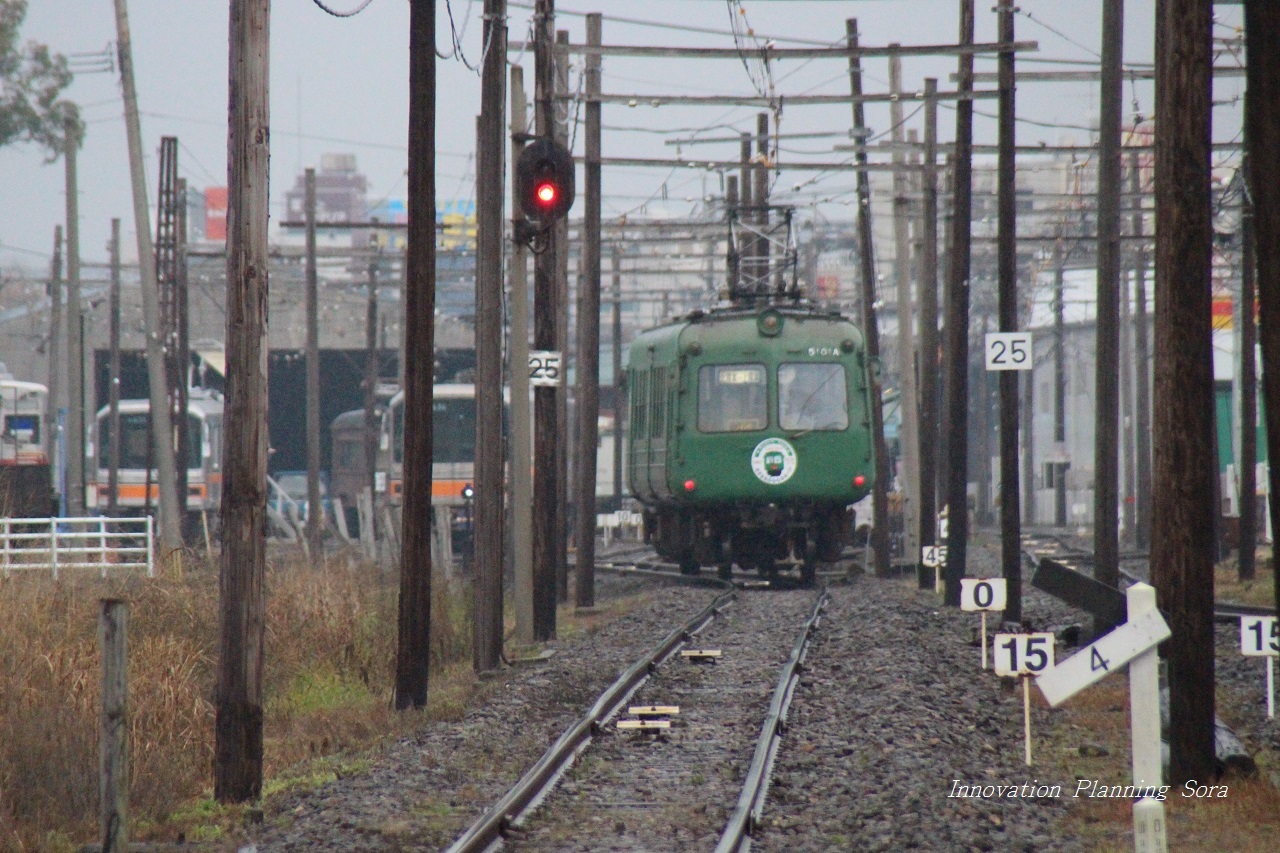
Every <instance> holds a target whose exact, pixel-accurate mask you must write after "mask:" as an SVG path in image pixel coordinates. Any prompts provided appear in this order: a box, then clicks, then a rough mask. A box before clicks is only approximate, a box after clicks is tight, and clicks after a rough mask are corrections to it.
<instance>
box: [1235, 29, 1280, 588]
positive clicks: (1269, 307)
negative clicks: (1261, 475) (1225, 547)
mask: <svg viewBox="0 0 1280 853" xmlns="http://www.w3.org/2000/svg"><path fill="white" fill-rule="evenodd" d="M1244 21H1245V27H1244V31H1245V50H1246V51H1247V52H1248V55H1249V58H1250V61H1249V64H1248V68H1247V69H1246V74H1247V91H1248V97H1246V98H1245V113H1244V118H1245V149H1246V150H1247V151H1248V152H1249V159H1248V161H1247V163H1248V166H1247V168H1248V174H1249V188H1250V189H1251V190H1252V192H1253V210H1254V245H1255V247H1256V252H1255V254H1256V258H1255V263H1256V266H1257V271H1258V278H1257V285H1258V310H1259V316H1258V338H1259V340H1260V342H1261V344H1262V381H1263V405H1264V408H1265V409H1266V419H1267V420H1266V424H1267V458H1268V459H1269V460H1280V194H1277V189H1278V188H1280V4H1276V3H1246V4H1245V6H1244ZM1268 476H1269V479H1270V483H1269V484H1268V492H1269V493H1270V501H1269V504H1270V512H1271V527H1272V530H1273V531H1280V463H1277V462H1273V463H1272V464H1271V465H1270V466H1269V474H1268ZM1274 577H1275V600H1276V601H1278V602H1280V571H1278V572H1275V573H1274Z"/></svg>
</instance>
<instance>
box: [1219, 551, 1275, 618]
mask: <svg viewBox="0 0 1280 853" xmlns="http://www.w3.org/2000/svg"><path fill="white" fill-rule="evenodd" d="M1238 566H1239V563H1238V562H1237V561H1236V558H1235V557H1234V556H1233V557H1231V558H1230V559H1228V560H1224V561H1223V562H1221V563H1219V564H1218V565H1217V568H1216V570H1215V571H1214V577H1213V595H1214V598H1216V599H1217V600H1218V601H1230V602H1234V603H1236V604H1254V605H1262V606H1265V607H1274V606H1275V591H1276V587H1275V569H1274V566H1273V562H1272V558H1271V553H1270V549H1261V548H1260V549H1258V561H1257V570H1256V571H1255V572H1254V574H1255V577H1254V579H1253V580H1250V581H1241V580H1240V573H1239V569H1238Z"/></svg>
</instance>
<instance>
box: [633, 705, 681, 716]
mask: <svg viewBox="0 0 1280 853" xmlns="http://www.w3.org/2000/svg"><path fill="white" fill-rule="evenodd" d="M627 713H628V714H630V715H631V716H633V717H640V718H642V719H644V718H648V717H674V716H676V715H678V714H679V713H680V706H679V705H632V706H631V707H630V708H628V709H627Z"/></svg>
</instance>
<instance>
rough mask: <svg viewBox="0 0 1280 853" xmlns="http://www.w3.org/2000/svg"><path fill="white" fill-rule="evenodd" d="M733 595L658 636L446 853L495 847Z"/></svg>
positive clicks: (727, 594)
mask: <svg viewBox="0 0 1280 853" xmlns="http://www.w3.org/2000/svg"><path fill="white" fill-rule="evenodd" d="M736 598H737V590H729V591H727V592H725V593H722V594H721V595H719V596H718V597H717V598H716V599H715V600H714V601H712V602H711V603H710V604H709V605H707V606H706V607H705V608H704V609H703V610H702V611H701V612H699V613H698V614H697V615H696V616H694V617H693V618H692V619H690V620H689V621H687V622H685V623H684V624H683V625H681V626H680V627H679V628H676V629H675V630H673V631H672V632H671V633H670V634H668V635H667V636H666V637H664V638H663V639H662V641H661V642H659V643H658V645H657V646H655V647H654V648H653V649H651V650H650V651H649V652H648V653H647V654H646V655H645V656H644V657H643V658H641V659H640V660H638V661H636V663H634V664H633V665H632V666H631V668H630V669H628V670H627V671H626V672H624V673H623V674H622V675H621V676H620V677H619V678H618V680H617V681H615V682H613V684H611V685H609V687H607V688H606V689H605V691H604V692H603V693H601V694H600V698H598V699H597V700H596V702H595V704H594V705H592V706H591V709H590V710H588V711H587V713H586V714H585V715H584V716H583V717H582V718H581V719H579V720H578V721H577V722H576V723H574V724H573V725H571V726H570V727H569V728H568V729H566V730H565V732H564V733H563V734H562V735H560V737H559V738H558V739H557V740H556V742H555V743H554V744H552V746H551V748H550V749H548V750H547V751H546V752H545V753H544V754H543V756H542V757H541V758H539V759H538V761H537V762H536V763H535V764H534V765H533V766H532V767H530V768H529V769H528V770H527V771H525V773H524V775H523V776H521V777H520V779H519V780H518V781H517V782H516V784H515V785H514V786H512V788H511V789H510V790H509V791H507V793H506V794H504V795H503V797H502V798H501V799H500V800H498V802H497V803H496V804H495V805H494V806H493V807H492V808H491V809H489V810H488V811H487V812H485V813H484V814H483V815H481V816H480V818H479V819H478V820H477V821H476V822H475V823H473V824H472V825H471V827H470V828H469V829H468V830H467V831H466V832H464V833H463V834H462V835H461V836H459V837H458V839H457V840H456V841H454V842H453V845H452V846H451V847H449V849H448V853H479V851H484V850H491V849H496V847H497V846H498V845H500V844H501V842H502V839H503V837H504V836H505V834H506V833H507V831H508V830H509V829H510V828H511V827H513V826H516V825H518V824H519V822H520V821H521V819H522V818H523V817H524V816H525V815H526V814H527V813H529V812H530V811H531V810H532V809H534V808H536V807H537V806H538V804H539V803H541V802H542V800H543V799H544V798H545V797H546V796H547V794H549V793H550V792H551V789H552V788H553V787H555V784H556V782H557V781H558V780H559V779H560V777H561V776H562V775H564V773H565V771H567V770H568V769H569V767H570V766H571V765H572V764H573V760H574V759H575V758H576V757H577V755H578V753H580V752H582V750H583V749H585V748H586V746H587V744H588V743H590V741H591V737H592V735H594V734H595V733H596V732H597V731H599V729H600V726H601V725H602V724H603V723H604V722H606V721H607V720H608V719H609V718H610V717H612V716H613V715H614V714H616V713H617V712H618V711H619V709H621V708H622V707H623V706H624V705H625V704H626V703H627V701H628V700H629V699H630V698H631V696H632V695H633V694H635V692H636V691H637V690H639V689H640V687H641V685H643V684H644V683H645V681H647V680H648V679H649V676H650V674H652V672H653V671H654V670H655V669H656V668H657V667H658V666H660V665H661V664H662V663H663V662H664V661H665V660H666V659H667V658H669V657H670V656H671V655H673V654H674V653H675V652H676V650H677V649H678V648H679V647H680V646H681V645H683V644H684V643H686V642H687V641H688V640H689V638H690V637H692V636H693V635H694V634H696V633H698V632H699V631H701V630H702V629H703V628H704V627H706V625H707V623H708V622H710V621H711V620H712V619H714V618H715V617H716V616H717V615H718V614H719V612H720V611H721V610H723V609H724V608H726V607H728V606H729V605H730V604H731V603H733V601H734V600H735V599H736Z"/></svg>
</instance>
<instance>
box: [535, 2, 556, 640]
mask: <svg viewBox="0 0 1280 853" xmlns="http://www.w3.org/2000/svg"><path fill="white" fill-rule="evenodd" d="M554 27H555V3H554V2H553V0H537V9H536V10H535V12H534V47H535V50H534V58H533V62H534V129H535V133H536V135H537V136H539V137H548V136H551V134H552V133H553V131H554V126H553V125H554V119H555V113H554V111H553V108H552V94H553V92H554V88H555V80H554V70H555V69H554V67H553V61H552V60H553V57H552V41H551V34H552V30H553V29H554ZM558 248H559V247H558V246H557V244H556V241H555V240H554V239H548V240H547V242H546V248H545V249H543V251H542V252H540V253H538V254H537V255H535V257H534V275H533V290H534V294H533V338H534V346H535V347H537V348H538V349H540V350H553V349H555V346H556V314H557V305H556V276H555V271H556V253H557V251H558ZM561 366H562V367H563V364H562V365H561ZM562 374H563V370H562ZM533 406H534V421H535V423H534V438H533V441H534V459H535V460H536V461H535V468H534V473H533V515H534V519H533V619H534V627H533V636H534V639H535V640H536V641H538V642H542V641H545V640H551V639H554V638H555V636H556V567H557V561H556V555H557V553H558V551H557V548H556V544H557V543H558V542H559V539H558V538H557V533H556V516H557V513H556V503H557V496H558V495H559V494H560V484H559V480H560V470H559V466H558V465H557V464H556V445H557V443H558V442H559V441H560V435H559V430H558V429H557V418H556V413H557V412H556V408H557V407H556V389H555V388H551V387H547V386H541V385H540V386H538V387H537V388H536V389H535V390H534V401H533Z"/></svg>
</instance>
